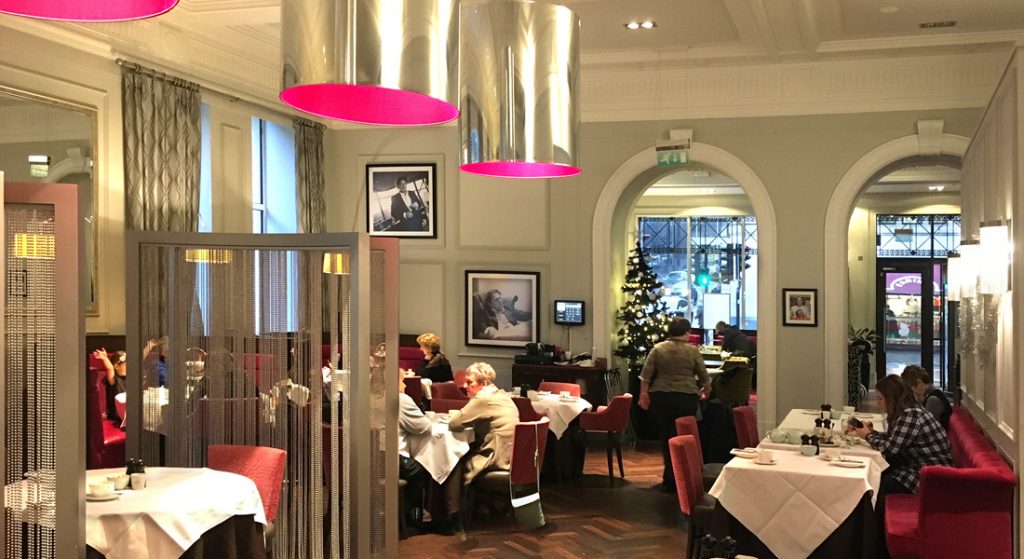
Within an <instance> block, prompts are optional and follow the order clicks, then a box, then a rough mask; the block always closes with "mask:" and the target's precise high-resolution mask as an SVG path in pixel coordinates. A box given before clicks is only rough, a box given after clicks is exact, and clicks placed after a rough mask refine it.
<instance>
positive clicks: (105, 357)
mask: <svg viewBox="0 0 1024 559" xmlns="http://www.w3.org/2000/svg"><path fill="white" fill-rule="evenodd" d="M92 356H93V357H95V358H96V359H99V361H100V363H102V364H103V368H104V369H105V370H106V373H107V374H106V376H105V377H104V378H103V380H104V382H106V383H107V390H106V394H107V402H106V403H107V419H110V420H112V421H114V422H116V423H117V424H118V425H120V424H121V417H119V416H118V415H117V406H115V405H114V396H117V395H118V394H120V393H122V392H124V391H125V390H127V389H128V381H127V378H128V356H127V355H126V354H125V352H123V351H114V352H111V353H107V350H106V349H104V348H102V347H101V348H99V349H97V350H96V351H94V352H92Z"/></svg>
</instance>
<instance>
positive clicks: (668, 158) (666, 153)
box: [656, 149, 690, 167]
mask: <svg viewBox="0 0 1024 559" xmlns="http://www.w3.org/2000/svg"><path fill="white" fill-rule="evenodd" d="M656 153H657V154H658V166H659V167H675V166H678V165H686V164H687V163H689V162H690V150H688V149H666V150H662V149H659V150H657V152H656Z"/></svg>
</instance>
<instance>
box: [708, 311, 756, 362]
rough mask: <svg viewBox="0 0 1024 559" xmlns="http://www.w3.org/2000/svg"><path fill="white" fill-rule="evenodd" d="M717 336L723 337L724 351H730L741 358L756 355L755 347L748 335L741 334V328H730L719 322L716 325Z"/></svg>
mask: <svg viewBox="0 0 1024 559" xmlns="http://www.w3.org/2000/svg"><path fill="white" fill-rule="evenodd" d="M715 334H717V335H719V336H722V351H728V352H731V353H732V354H733V355H736V356H740V357H750V356H752V355H754V345H753V344H751V343H750V340H749V339H748V338H747V335H746V334H744V333H743V332H740V330H739V328H736V327H735V326H729V325H728V324H726V323H725V322H723V321H721V320H719V321H718V324H715Z"/></svg>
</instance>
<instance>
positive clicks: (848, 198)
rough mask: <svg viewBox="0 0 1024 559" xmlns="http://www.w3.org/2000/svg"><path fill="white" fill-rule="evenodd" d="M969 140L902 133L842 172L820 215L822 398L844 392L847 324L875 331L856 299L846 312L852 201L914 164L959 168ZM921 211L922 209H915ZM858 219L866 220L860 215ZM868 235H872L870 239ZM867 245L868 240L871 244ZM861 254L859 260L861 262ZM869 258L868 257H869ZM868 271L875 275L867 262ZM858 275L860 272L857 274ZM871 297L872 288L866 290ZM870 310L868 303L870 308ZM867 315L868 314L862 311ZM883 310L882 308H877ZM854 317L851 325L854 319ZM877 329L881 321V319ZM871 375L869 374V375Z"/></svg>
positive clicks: (850, 292)
mask: <svg viewBox="0 0 1024 559" xmlns="http://www.w3.org/2000/svg"><path fill="white" fill-rule="evenodd" d="M968 143H969V139H968V138H965V137H963V136H956V135H953V134H943V133H942V132H941V128H940V130H939V131H938V132H937V133H935V132H932V133H928V128H925V132H924V133H923V134H915V135H911V136H905V137H903V138H899V139H896V140H892V141H890V142H888V143H886V144H883V145H881V146H879V147H877V148H875V149H874V150H872V151H871V152H869V153H867V154H866V155H864V156H863V157H862V158H861V159H860V160H858V161H857V162H856V163H855V164H854V165H853V166H852V167H851V168H850V169H849V170H848V171H847V172H846V174H845V175H844V176H843V178H842V179H841V180H840V182H839V184H838V185H837V186H836V189H835V191H834V192H833V195H832V199H831V200H830V201H829V206H828V210H827V212H826V216H825V255H824V270H825V286H824V290H823V291H824V296H823V298H822V313H823V314H822V316H823V317H824V320H823V325H824V328H825V330H824V334H825V371H826V374H825V395H826V398H827V399H828V401H832V402H838V401H846V399H847V390H848V378H847V371H848V352H847V346H848V339H849V334H848V332H849V327H850V326H855V327H870V328H872V329H875V328H876V327H877V324H878V323H877V321H876V320H875V319H874V317H868V316H867V315H865V314H864V311H863V308H864V305H863V304H862V302H860V303H856V304H857V307H856V308H857V309H858V310H857V312H856V313H852V312H851V304H853V303H852V299H853V297H852V296H853V295H854V291H858V290H859V289H860V288H851V274H853V273H854V271H855V270H854V269H853V268H851V264H853V262H851V259H852V260H854V261H856V258H857V256H864V255H863V254H856V253H852V252H851V250H854V249H855V247H854V246H851V243H853V242H854V241H855V239H852V238H851V234H850V231H851V219H853V218H854V213H855V212H856V211H859V210H858V201H860V200H861V198H862V196H863V194H864V193H865V192H866V191H868V190H869V188H871V187H872V185H875V184H877V183H878V182H879V181H880V180H883V179H884V178H885V177H887V176H890V175H892V174H893V173H894V172H895V171H897V170H899V169H902V168H907V167H912V166H915V165H929V166H934V165H939V166H946V167H954V168H957V169H958V168H959V166H960V164H959V161H960V158H961V157H962V156H963V154H964V153H965V151H966V150H967V145H968ZM920 213H924V212H920ZM859 219H861V220H863V219H866V218H865V217H864V216H861V217H860V218H859ZM873 235H874V233H872V239H873ZM871 244H872V246H873V245H874V243H871ZM866 260H867V258H865V259H864V261H866ZM872 260H873V259H872ZM864 261H856V264H857V266H856V267H861V265H863V267H865V268H866V267H867V266H868V265H867V264H862V262H864ZM871 268H872V270H871V271H870V272H871V274H872V275H874V274H875V271H874V270H873V268H874V266H873V265H872V266H871ZM858 277H859V278H862V277H863V274H860V275H858ZM871 294H872V295H871V296H872V297H874V296H875V295H876V294H877V291H875V290H872V291H871ZM871 308H872V309H874V306H873V305H872V307H871ZM868 312H869V313H871V312H873V310H872V311H868ZM883 312H884V306H883ZM855 320H856V322H857V323H856V324H855V323H854V321H855ZM882 327H883V329H884V328H885V326H884V321H883V326H882ZM871 378H874V374H872V375H871Z"/></svg>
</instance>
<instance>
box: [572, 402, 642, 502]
mask: <svg viewBox="0 0 1024 559" xmlns="http://www.w3.org/2000/svg"><path fill="white" fill-rule="evenodd" d="M632 405H633V395H632V394H630V393H628V392H627V393H625V394H623V395H621V396H615V397H614V398H612V401H611V402H610V403H609V404H608V405H607V406H598V408H597V411H596V412H583V413H581V414H580V429H582V430H583V431H584V433H585V436H584V445H585V446H586V447H587V448H604V449H605V451H606V452H607V455H608V481H609V482H611V481H612V480H613V479H614V477H615V471H614V470H613V469H612V449H615V454H616V456H617V458H618V462H619V477H621V478H623V479H625V477H626V472H625V470H624V469H623V467H622V434H623V433H624V432H625V431H626V426H627V425H628V424H629V410H630V408H631V407H632ZM595 432H598V433H600V432H605V433H606V436H605V437H603V440H602V437H600V436H598V437H596V438H595V437H593V436H592V433H595Z"/></svg>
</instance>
